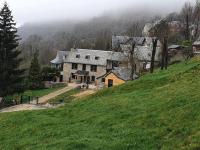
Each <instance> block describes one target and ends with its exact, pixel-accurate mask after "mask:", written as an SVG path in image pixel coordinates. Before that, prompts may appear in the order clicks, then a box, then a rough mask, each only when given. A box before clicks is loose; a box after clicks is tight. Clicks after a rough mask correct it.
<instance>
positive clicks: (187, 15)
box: [181, 2, 193, 41]
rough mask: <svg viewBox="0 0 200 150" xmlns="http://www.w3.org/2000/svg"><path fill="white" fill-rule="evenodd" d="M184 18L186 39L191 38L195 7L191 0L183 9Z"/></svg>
mask: <svg viewBox="0 0 200 150" xmlns="http://www.w3.org/2000/svg"><path fill="white" fill-rule="evenodd" d="M181 16H182V20H183V22H184V26H185V32H184V34H185V40H188V41H189V40H191V34H190V26H191V24H192V16H193V7H192V5H191V3H190V2H186V3H185V5H184V7H183V8H182V11H181Z"/></svg>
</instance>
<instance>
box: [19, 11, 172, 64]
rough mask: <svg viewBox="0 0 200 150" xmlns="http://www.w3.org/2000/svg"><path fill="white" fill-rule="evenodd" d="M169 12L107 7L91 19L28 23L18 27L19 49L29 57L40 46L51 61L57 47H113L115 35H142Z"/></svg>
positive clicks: (41, 53)
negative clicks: (144, 29)
mask: <svg viewBox="0 0 200 150" xmlns="http://www.w3.org/2000/svg"><path fill="white" fill-rule="evenodd" d="M167 13H169V12H166V11H165V12H163V11H162V10H159V9H153V10H150V9H145V7H141V8H140V9H134V8H133V7H129V8H126V9H119V10H113V11H108V12H105V13H103V14H102V15H101V16H97V17H93V18H92V19H80V20H61V21H55V22H42V23H28V24H24V25H23V26H21V27H20V28H19V35H20V36H21V38H22V41H21V45H20V49H21V50H22V52H23V56H24V59H27V60H30V59H29V58H30V57H32V55H33V53H34V51H36V50H39V51H40V62H41V63H42V64H48V63H49V61H50V60H51V59H53V57H55V54H56V52H57V51H58V50H69V49H71V48H72V47H75V48H87V49H102V50H110V49H111V37H112V35H128V36H133V35H134V36H142V30H143V28H144V25H145V24H146V23H148V22H154V21H155V20H157V19H159V18H161V17H163V16H165V15H166V14H167ZM136 24H137V29H135V25H136ZM44 57H45V59H44Z"/></svg>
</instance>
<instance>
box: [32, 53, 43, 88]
mask: <svg viewBox="0 0 200 150" xmlns="http://www.w3.org/2000/svg"><path fill="white" fill-rule="evenodd" d="M29 84H30V88H31V89H38V88H41V87H42V75H41V67H40V64H39V61H38V51H37V52H35V54H34V57H33V59H32V61H31V66H30V70H29Z"/></svg>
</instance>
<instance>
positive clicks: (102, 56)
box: [64, 49, 125, 66]
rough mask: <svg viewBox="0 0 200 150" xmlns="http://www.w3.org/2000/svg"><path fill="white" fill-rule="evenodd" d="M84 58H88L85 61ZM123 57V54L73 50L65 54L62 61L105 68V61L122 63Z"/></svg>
mask: <svg viewBox="0 0 200 150" xmlns="http://www.w3.org/2000/svg"><path fill="white" fill-rule="evenodd" d="M77 55H80V58H77V57H76V56H77ZM86 56H89V57H90V58H89V59H86ZM96 57H98V60H96V59H95V58H96ZM124 57H125V56H124V54H123V53H120V52H113V51H103V50H90V49H74V50H71V51H70V52H69V53H68V54H67V57H66V58H65V59H64V62H66V63H78V64H91V65H99V66H106V65H107V60H112V61H123V60H124Z"/></svg>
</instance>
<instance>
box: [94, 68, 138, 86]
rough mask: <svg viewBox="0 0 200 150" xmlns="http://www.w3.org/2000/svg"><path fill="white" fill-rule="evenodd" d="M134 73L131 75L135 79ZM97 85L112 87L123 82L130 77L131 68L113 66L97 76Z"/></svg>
mask: <svg viewBox="0 0 200 150" xmlns="http://www.w3.org/2000/svg"><path fill="white" fill-rule="evenodd" d="M137 78H138V76H137V75H136V74H134V75H133V79H134V80H135V79H137ZM97 80H98V85H99V86H100V87H112V86H116V85H121V84H124V83H125V82H127V81H130V80H132V79H131V69H129V68H114V69H113V70H111V71H109V72H108V73H106V74H105V75H103V76H101V77H98V78H97Z"/></svg>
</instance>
